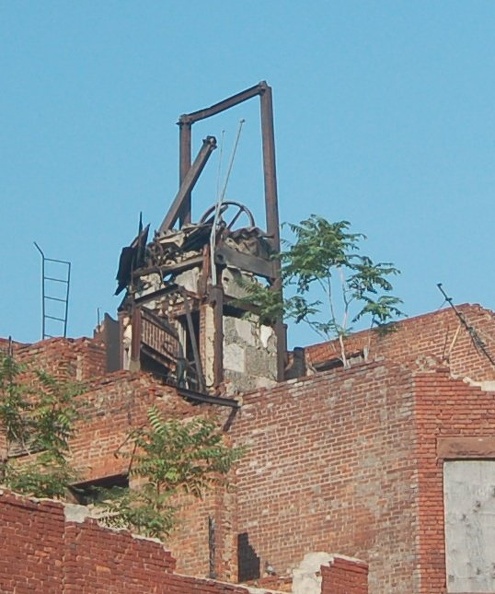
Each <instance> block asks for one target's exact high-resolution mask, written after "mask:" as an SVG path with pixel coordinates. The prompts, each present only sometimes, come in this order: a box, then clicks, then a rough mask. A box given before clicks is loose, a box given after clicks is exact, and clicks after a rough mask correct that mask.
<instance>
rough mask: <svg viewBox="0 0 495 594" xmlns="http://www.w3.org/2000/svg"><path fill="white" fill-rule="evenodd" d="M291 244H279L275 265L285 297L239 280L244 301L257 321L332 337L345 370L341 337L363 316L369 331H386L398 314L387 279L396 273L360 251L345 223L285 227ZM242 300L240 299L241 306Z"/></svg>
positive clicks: (315, 219) (313, 221)
mask: <svg viewBox="0 0 495 594" xmlns="http://www.w3.org/2000/svg"><path fill="white" fill-rule="evenodd" d="M288 227H289V229H290V231H291V233H292V235H293V237H294V240H293V241H284V246H285V249H284V250H282V252H281V253H280V254H278V255H277V257H278V258H279V259H280V262H281V269H282V284H283V290H284V295H285V297H282V296H281V295H280V293H277V292H276V291H270V290H268V288H267V287H265V286H263V285H261V284H259V283H246V282H245V281H244V282H242V286H243V288H244V289H245V290H246V291H247V292H248V298H247V299H246V300H244V302H245V303H247V302H249V303H254V304H255V305H257V307H258V309H259V311H260V313H261V321H262V322H266V321H268V322H273V321H274V320H275V319H276V318H277V317H278V316H285V318H287V319H289V320H290V319H292V320H294V321H295V323H296V324H299V323H301V322H305V323H307V324H308V325H309V326H310V328H312V329H313V330H314V331H315V332H316V333H317V334H318V335H319V336H321V337H322V338H324V339H325V340H331V339H334V338H338V340H339V343H340V350H341V358H342V362H343V364H344V366H347V358H346V354H345V344H344V338H345V337H346V335H347V334H348V333H349V332H351V331H352V329H353V326H352V325H353V324H354V323H356V322H357V321H358V320H360V319H362V318H365V317H368V318H369V320H370V327H372V328H378V329H381V330H386V329H387V328H390V324H391V322H393V321H394V319H395V318H397V317H398V316H401V315H403V313H402V312H401V310H400V309H399V307H400V304H401V303H402V301H401V300H400V299H399V298H398V297H395V296H394V295H392V294H391V292H392V290H393V286H392V283H391V281H390V278H391V277H393V276H395V275H397V274H399V270H398V269H397V268H395V266H394V265H393V264H391V263H390V262H378V263H375V262H373V260H372V259H371V258H370V257H369V256H366V255H363V254H362V253H361V242H362V241H363V240H364V239H366V237H365V236H364V235H363V234H362V233H353V232H351V231H350V223H349V222H348V221H338V222H336V223H331V222H329V221H327V220H326V219H324V218H323V217H321V216H318V215H311V216H310V217H309V218H308V219H305V220H303V221H301V223H299V224H289V225H288ZM242 301H243V300H241V302H242Z"/></svg>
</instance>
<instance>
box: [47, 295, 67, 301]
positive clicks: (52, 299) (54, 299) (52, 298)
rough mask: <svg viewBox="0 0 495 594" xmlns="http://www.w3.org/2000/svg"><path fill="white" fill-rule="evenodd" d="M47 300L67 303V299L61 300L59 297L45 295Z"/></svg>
mask: <svg viewBox="0 0 495 594" xmlns="http://www.w3.org/2000/svg"><path fill="white" fill-rule="evenodd" d="M45 299H50V301H60V303H67V299H60V298H59V297H49V296H48V295H45Z"/></svg>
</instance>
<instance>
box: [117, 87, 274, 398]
mask: <svg viewBox="0 0 495 594" xmlns="http://www.w3.org/2000/svg"><path fill="white" fill-rule="evenodd" d="M255 97H259V100H260V119H261V131H262V152H263V178H264V200H265V213H266V221H265V225H264V228H260V227H258V226H257V225H256V223H255V221H254V218H253V215H252V213H251V212H250V210H249V209H248V208H247V207H246V206H244V205H243V204H241V203H239V202H233V201H230V200H224V201H221V200H220V201H217V203H216V204H214V205H213V206H212V207H211V208H209V209H208V210H207V211H206V212H205V213H204V214H203V216H202V217H201V218H200V219H199V221H197V222H192V220H191V206H192V193H193V189H194V186H195V184H196V182H197V180H198V178H199V177H200V175H201V172H202V171H203V169H204V167H205V166H206V164H207V162H208V159H209V157H210V156H211V154H212V152H213V151H214V150H215V148H216V145H217V143H216V139H215V138H214V137H213V136H207V137H206V138H205V139H204V140H203V142H202V146H201V148H200V150H199V152H198V153H197V155H196V157H195V159H194V161H193V159H192V128H193V124H194V123H196V122H198V121H200V120H203V119H206V118H210V117H212V116H215V115H217V114H219V113H221V112H223V111H225V110H228V109H230V108H232V107H234V106H236V105H238V104H240V103H242V102H244V101H247V100H249V99H252V98H255ZM178 125H179V130H180V143H179V152H180V170H179V182H180V183H179V189H178V192H177V194H176V196H175V198H174V200H173V201H172V204H171V206H170V208H169V210H168V212H167V214H166V215H165V217H164V219H163V222H162V223H161V225H160V227H159V228H158V230H157V231H156V232H155V235H154V237H153V239H152V240H151V241H150V242H148V234H149V225H148V226H147V227H146V228H143V225H142V222H141V221H140V224H139V231H138V234H137V236H136V238H135V239H134V241H133V242H132V244H131V245H130V246H129V247H126V248H124V249H123V250H122V254H121V258H120V263H119V271H118V275H117V280H118V288H117V291H116V293H119V292H121V291H123V290H124V289H126V295H125V297H124V300H123V302H122V304H121V306H120V310H119V321H120V332H121V359H122V365H123V367H124V368H128V369H131V370H133V369H139V368H146V369H147V370H149V371H152V372H153V373H156V374H158V375H161V376H163V377H164V378H165V379H166V381H168V382H171V383H173V384H175V385H176V386H177V387H178V388H180V389H182V390H184V391H186V392H188V393H190V394H196V395H201V396H202V397H203V398H207V399H208V397H214V398H215V401H216V402H218V401H219V400H222V396H223V395H225V394H233V393H236V392H237V391H240V389H242V388H243V386H242V380H241V376H242V375H243V374H244V375H245V376H249V374H250V369H252V368H254V371H253V374H254V375H253V377H254V378H255V380H256V382H258V383H255V384H252V385H247V388H249V387H255V386H257V385H261V384H260V382H262V381H268V380H273V381H277V380H280V379H282V378H283V374H284V366H285V328H284V326H283V324H282V321H281V320H278V321H276V322H275V323H274V324H273V326H272V327H271V328H268V327H264V328H262V326H261V325H260V324H259V320H257V319H256V312H255V311H254V312H253V313H252V316H254V317H252V318H251V321H246V315H245V314H246V311H247V310H248V309H249V307H247V308H246V307H243V306H240V305H239V301H238V299H236V298H237V297H239V294H240V293H242V286H245V284H246V282H248V283H249V282H259V281H260V280H261V281H262V282H266V283H268V285H269V286H270V289H271V290H273V291H281V278H280V264H279V262H278V260H277V259H274V258H273V255H274V254H276V253H278V252H279V251H280V235H279V215H278V198H277V178H276V167H275V141H274V128H273V106H272V90H271V88H270V87H269V86H268V85H267V83H266V82H261V83H259V84H257V85H255V86H253V87H251V88H249V89H247V90H245V91H242V92H241V93H238V94H236V95H233V96H231V97H229V98H227V99H225V100H223V101H220V102H219V103H216V104H215V105H212V106H211V107H208V108H206V109H201V110H199V111H195V112H192V113H189V114H184V115H182V116H180V118H179V121H178ZM243 221H244V222H245V223H246V224H244V225H243V226H242V225H241V222H243ZM236 332H237V333H239V332H240V334H236ZM241 343H242V344H245V345H246V348H245V349H244V350H243V347H242V346H239V345H240V344H241ZM263 349H265V350H266V352H262V351H263ZM258 352H261V356H258V354H259V353H258ZM249 358H251V359H253V361H255V362H254V363H253V364H252V365H251V366H250V365H249V361H247V359H249ZM268 360H269V361H271V363H270V365H271V367H270V365H268V367H266V369H257V367H258V368H259V367H263V366H264V365H267V364H266V361H268ZM229 361H230V363H229ZM246 361H247V363H246ZM256 361H257V362H258V363H256ZM229 365H230V368H231V370H232V372H231V373H230V377H228V376H229ZM246 365H247V368H246ZM269 367H270V368H269ZM236 374H237V375H236ZM232 378H234V379H232ZM236 378H237V379H236ZM253 381H254V380H253ZM239 382H240V383H239ZM244 387H246V386H244Z"/></svg>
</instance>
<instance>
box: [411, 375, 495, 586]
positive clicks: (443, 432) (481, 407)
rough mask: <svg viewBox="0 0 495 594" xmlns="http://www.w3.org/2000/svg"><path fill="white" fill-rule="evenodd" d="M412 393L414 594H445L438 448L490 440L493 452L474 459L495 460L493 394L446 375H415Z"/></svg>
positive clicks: (440, 459) (442, 509)
mask: <svg viewBox="0 0 495 594" xmlns="http://www.w3.org/2000/svg"><path fill="white" fill-rule="evenodd" d="M415 389H416V410H417V413H416V418H417V420H416V423H417V433H418V440H417V458H418V466H419V535H418V536H419V542H418V550H419V562H420V564H421V568H422V570H421V587H420V589H419V590H418V592H420V593H421V594H436V593H439V594H440V593H444V592H445V591H446V589H445V588H446V575H445V540H444V529H443V526H444V502H443V459H442V457H441V456H440V455H439V454H438V451H437V448H438V442H439V441H440V440H442V439H446V438H453V437H456V438H470V437H476V438H481V437H485V438H489V441H491V442H492V448H491V450H489V451H487V452H485V453H483V452H481V453H480V454H477V455H474V456H473V457H478V458H484V457H487V458H495V451H494V450H493V442H494V440H493V437H494V427H495V393H494V392H484V391H481V390H480V389H478V388H475V387H471V386H469V385H467V384H466V383H464V382H462V381H460V380H457V381H453V380H451V379H449V377H448V375H447V374H446V373H445V372H443V373H442V372H436V373H430V374H421V375H418V377H416V379H415ZM459 441H461V440H459ZM469 441H478V440H469ZM461 443H462V441H461ZM458 457H459V458H463V457H466V454H465V453H460V454H459V456H458ZM468 457H469V456H468Z"/></svg>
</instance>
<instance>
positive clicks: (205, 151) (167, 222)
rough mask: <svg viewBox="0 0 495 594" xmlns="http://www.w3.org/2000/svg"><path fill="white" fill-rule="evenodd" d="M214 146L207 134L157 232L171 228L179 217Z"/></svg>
mask: <svg viewBox="0 0 495 594" xmlns="http://www.w3.org/2000/svg"><path fill="white" fill-rule="evenodd" d="M216 148H217V141H216V138H215V137H214V136H207V137H206V138H205V139H204V140H203V146H202V147H201V149H200V151H199V153H198V155H197V157H196V159H194V163H193V164H192V166H191V167H190V168H189V171H188V172H187V173H186V174H185V176H184V179H183V180H182V183H181V185H180V188H179V191H178V192H177V195H176V196H175V199H174V201H173V202H172V206H171V207H170V209H169V211H168V213H167V215H166V217H165V218H164V219H163V222H162V224H161V225H160V228H159V229H158V233H163V232H164V231H166V230H167V229H171V228H172V227H173V226H174V224H175V223H176V221H177V219H178V218H179V214H180V213H181V212H182V209H183V206H184V200H186V199H187V196H188V195H189V196H190V193H191V191H192V189H193V188H194V186H195V185H196V182H197V181H198V177H199V176H200V175H201V172H202V171H203V169H204V166H205V165H206V163H207V161H208V159H209V157H210V155H211V153H212V152H213V151H214V150H215V149H216Z"/></svg>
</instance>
